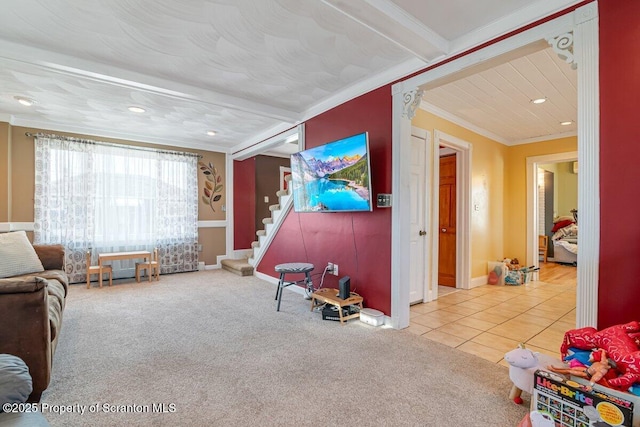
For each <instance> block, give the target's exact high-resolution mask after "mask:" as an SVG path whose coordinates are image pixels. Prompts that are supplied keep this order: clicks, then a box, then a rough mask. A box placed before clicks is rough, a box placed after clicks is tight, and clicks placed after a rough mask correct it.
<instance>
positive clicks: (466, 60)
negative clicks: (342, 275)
mask: <svg viewBox="0 0 640 427" xmlns="http://www.w3.org/2000/svg"><path fill="white" fill-rule="evenodd" d="M597 17H598V9H597V2H593V3H590V4H587V5H584V6H581V7H579V8H577V9H576V10H575V11H572V12H569V13H566V14H564V15H561V16H559V17H557V18H555V19H551V20H549V21H546V22H544V23H541V24H539V25H536V26H534V27H531V28H529V29H526V30H523V31H522V32H518V33H517V34H515V35H513V36H511V37H509V38H506V39H504V40H500V41H497V42H495V43H493V44H490V45H488V46H486V47H484V48H482V49H479V50H477V51H474V52H472V53H468V54H465V55H462V56H461V57H460V58H457V59H454V60H452V61H450V62H447V63H446V64H443V65H439V66H437V67H433V68H432V69H429V70H428V71H426V72H424V73H421V74H418V75H415V76H413V77H411V78H409V79H407V80H403V81H401V82H399V83H396V84H394V85H393V87H392V91H393V144H392V157H393V171H392V172H393V183H392V191H393V193H394V209H393V211H392V237H393V241H392V262H391V264H392V267H391V326H393V327H394V328H404V327H406V326H407V325H408V323H409V304H408V302H409V280H408V279H409V278H408V276H409V274H408V268H407V267H408V265H407V264H408V262H409V256H408V255H409V254H408V252H409V231H410V230H409V227H408V226H407V224H408V223H409V197H410V195H409V191H408V171H409V162H410V155H411V153H410V149H409V144H408V140H409V138H410V128H411V123H410V121H411V119H412V118H413V116H414V114H415V109H416V108H417V106H418V105H419V103H420V99H421V97H422V94H423V88H425V87H426V86H428V85H430V84H438V82H441V81H444V80H445V79H448V78H451V77H452V76H453V75H454V74H455V73H457V72H460V71H461V70H465V69H468V68H469V67H470V66H472V65H476V64H481V63H483V62H485V61H487V60H488V59H491V58H497V57H499V56H500V55H503V54H506V53H508V52H513V51H514V50H516V49H518V48H521V47H524V46H527V45H530V44H531V43H536V42H539V41H540V40H548V41H549V42H550V43H551V42H552V41H554V42H555V41H557V40H560V39H561V38H562V37H565V36H566V37H565V38H567V39H570V40H571V43H572V44H571V49H572V50H571V55H563V56H564V57H566V58H567V62H568V63H571V64H574V66H576V65H577V72H578V81H579V82H580V84H579V88H578V90H579V97H578V103H577V120H576V122H577V126H578V129H577V132H578V137H579V140H580V145H579V155H578V157H579V159H578V161H579V163H580V167H581V170H582V171H584V172H585V173H581V174H579V176H578V179H579V182H580V184H579V188H580V195H579V207H578V210H579V211H580V219H581V222H582V223H583V225H584V231H583V232H582V233H581V246H582V247H583V248H584V249H582V250H581V251H580V252H579V254H578V263H579V264H581V265H582V266H583V268H581V269H580V271H579V277H578V282H579V283H580V290H581V292H578V303H577V314H576V325H577V326H578V327H581V326H586V325H591V324H595V323H596V319H597V292H598V260H599V233H600V222H599V209H598V206H599V205H598V194H599V193H598V188H599V169H598V165H599V145H600V140H599V129H598V124H599V98H598V93H599V80H598V67H599V61H598V55H597V52H598V50H597V45H598V20H597ZM550 35H551V36H553V35H555V36H556V37H552V38H549V37H550ZM574 35H575V36H576V37H573V36H574ZM553 48H554V50H555V51H556V52H557V53H558V54H559V55H562V54H563V52H565V53H566V52H567V49H566V48H560V47H559V46H558V45H557V44H554V45H553ZM575 58H580V62H579V64H578V63H576V61H575ZM434 139H435V138H434ZM435 142H436V141H434V144H435ZM527 222H529V221H527ZM459 234H461V233H459ZM527 240H530V239H527ZM535 242H536V244H535V248H531V247H530V246H531V245H529V247H528V248H527V252H528V255H527V256H528V257H531V258H533V254H534V253H535V254H536V255H537V235H536V239H535ZM532 249H535V252H534V251H533V250H532ZM436 250H437V249H436Z"/></svg>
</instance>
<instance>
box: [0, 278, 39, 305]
mask: <svg viewBox="0 0 640 427" xmlns="http://www.w3.org/2000/svg"><path fill="white" fill-rule="evenodd" d="M46 283H47V282H46V280H44V279H42V278H40V277H34V276H31V277H15V278H13V277H9V278H6V279H0V294H28V293H32V292H37V291H39V290H41V289H42V288H44V287H45V285H46ZM0 306H1V303H0Z"/></svg>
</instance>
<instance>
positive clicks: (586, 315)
mask: <svg viewBox="0 0 640 427" xmlns="http://www.w3.org/2000/svg"><path fill="white" fill-rule="evenodd" d="M575 18H576V27H575V31H574V37H575V44H574V46H575V47H574V55H575V60H576V62H577V64H578V144H579V149H578V164H579V165H580V173H579V174H578V221H579V227H580V240H579V247H578V291H577V312H576V324H577V326H578V327H583V326H594V327H597V321H598V280H599V262H600V97H599V92H600V84H599V71H598V67H599V45H598V37H599V34H598V4H597V2H593V3H590V4H588V5H586V6H583V7H581V8H579V9H577V10H576V12H575Z"/></svg>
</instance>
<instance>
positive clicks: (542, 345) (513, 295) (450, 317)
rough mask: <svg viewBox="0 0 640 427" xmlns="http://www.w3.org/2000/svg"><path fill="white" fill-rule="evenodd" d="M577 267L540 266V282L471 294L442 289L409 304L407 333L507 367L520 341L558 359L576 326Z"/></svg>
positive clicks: (487, 287) (486, 287) (482, 289)
mask: <svg viewBox="0 0 640 427" xmlns="http://www.w3.org/2000/svg"><path fill="white" fill-rule="evenodd" d="M575 276H576V268H575V267H572V266H565V265H560V264H554V263H547V264H546V265H542V268H541V271H540V276H539V280H538V281H532V282H530V283H528V284H526V285H521V286H495V285H484V286H480V287H477V288H473V289H470V290H464V289H452V288H447V287H445V286H440V290H439V292H440V294H439V295H440V296H439V298H438V299H437V300H436V301H432V302H429V303H423V304H417V305H413V306H411V318H410V325H409V327H408V328H407V329H406V331H408V332H409V333H413V334H416V335H418V336H420V338H424V339H430V340H434V341H438V342H440V343H443V344H446V345H448V346H451V347H455V348H458V349H460V350H462V351H465V352H467V353H471V354H474V355H476V356H479V357H482V358H484V359H487V360H490V361H492V362H495V363H500V364H503V365H505V366H508V364H507V363H506V362H505V361H504V360H503V356H504V354H505V353H506V352H507V351H509V350H512V349H514V348H515V347H516V346H517V345H518V344H519V343H521V342H523V343H525V345H526V347H527V348H530V349H532V350H534V351H539V352H541V353H546V354H549V355H552V356H555V357H558V356H559V349H560V344H561V343H562V339H563V337H564V333H565V331H567V330H568V329H573V328H575V308H576V277H575Z"/></svg>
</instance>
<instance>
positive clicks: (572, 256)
mask: <svg viewBox="0 0 640 427" xmlns="http://www.w3.org/2000/svg"><path fill="white" fill-rule="evenodd" d="M552 232H553V236H552V237H551V241H552V242H553V260H554V261H555V262H557V263H561V264H572V265H577V263H578V224H577V212H573V217H560V218H558V219H556V220H555V221H554V227H553V229H552Z"/></svg>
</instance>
